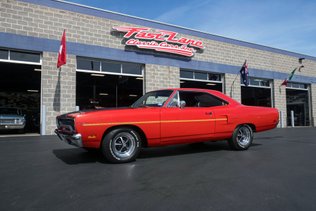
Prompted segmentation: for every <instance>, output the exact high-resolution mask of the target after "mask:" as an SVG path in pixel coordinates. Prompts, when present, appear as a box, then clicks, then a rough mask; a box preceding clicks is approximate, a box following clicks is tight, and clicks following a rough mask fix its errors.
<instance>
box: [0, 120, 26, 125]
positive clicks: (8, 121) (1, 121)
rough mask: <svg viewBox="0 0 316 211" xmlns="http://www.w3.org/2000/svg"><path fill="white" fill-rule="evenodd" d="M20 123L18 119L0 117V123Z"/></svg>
mask: <svg viewBox="0 0 316 211" xmlns="http://www.w3.org/2000/svg"><path fill="white" fill-rule="evenodd" d="M16 124H21V122H20V121H19V119H0V125H16Z"/></svg>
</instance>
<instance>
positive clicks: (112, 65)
mask: <svg viewBox="0 0 316 211" xmlns="http://www.w3.org/2000/svg"><path fill="white" fill-rule="evenodd" d="M102 71H103V72H113V73H121V64H120V63H116V62H109V61H104V62H102Z"/></svg>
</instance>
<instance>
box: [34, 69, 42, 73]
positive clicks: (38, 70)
mask: <svg viewBox="0 0 316 211" xmlns="http://www.w3.org/2000/svg"><path fill="white" fill-rule="evenodd" d="M34 71H37V72H41V71H42V69H34Z"/></svg>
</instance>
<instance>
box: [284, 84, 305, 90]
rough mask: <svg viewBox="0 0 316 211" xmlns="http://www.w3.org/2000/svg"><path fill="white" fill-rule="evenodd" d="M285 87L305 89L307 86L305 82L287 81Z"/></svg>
mask: <svg viewBox="0 0 316 211" xmlns="http://www.w3.org/2000/svg"><path fill="white" fill-rule="evenodd" d="M286 87H287V88H294V89H307V88H308V86H307V84H301V83H293V82H289V83H287V85H286Z"/></svg>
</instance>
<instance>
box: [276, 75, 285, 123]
mask: <svg viewBox="0 0 316 211" xmlns="http://www.w3.org/2000/svg"><path fill="white" fill-rule="evenodd" d="M282 82H283V80H274V83H273V90H274V92H273V94H274V96H273V98H274V105H273V106H274V107H275V108H277V109H278V110H279V112H281V113H282V115H283V121H282V123H281V114H280V122H279V124H278V127H281V125H283V127H286V126H287V121H286V120H287V113H286V87H285V86H281V84H282Z"/></svg>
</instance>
